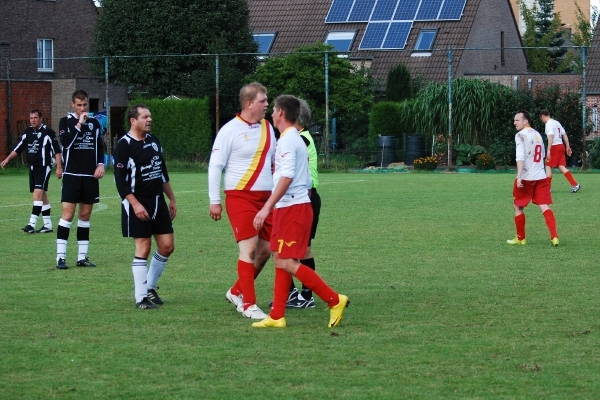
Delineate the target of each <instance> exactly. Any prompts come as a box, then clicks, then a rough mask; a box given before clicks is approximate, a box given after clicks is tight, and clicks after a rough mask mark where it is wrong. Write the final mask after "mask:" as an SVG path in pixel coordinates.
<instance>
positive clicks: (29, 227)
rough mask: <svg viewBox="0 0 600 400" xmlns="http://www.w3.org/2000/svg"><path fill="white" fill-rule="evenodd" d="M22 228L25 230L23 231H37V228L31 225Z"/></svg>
mask: <svg viewBox="0 0 600 400" xmlns="http://www.w3.org/2000/svg"><path fill="white" fill-rule="evenodd" d="M21 230H22V231H23V233H35V228H34V227H33V226H31V225H25V226H24V227H22V228H21Z"/></svg>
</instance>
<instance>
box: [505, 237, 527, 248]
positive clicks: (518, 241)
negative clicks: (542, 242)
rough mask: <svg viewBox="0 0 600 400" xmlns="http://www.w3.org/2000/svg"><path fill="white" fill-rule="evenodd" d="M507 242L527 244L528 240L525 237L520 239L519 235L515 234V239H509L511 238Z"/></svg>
mask: <svg viewBox="0 0 600 400" xmlns="http://www.w3.org/2000/svg"><path fill="white" fill-rule="evenodd" d="M506 243H508V244H520V245H522V246H525V245H526V244H527V241H526V240H525V239H523V240H519V238H518V237H517V236H515V238H514V239H509V240H507V241H506Z"/></svg>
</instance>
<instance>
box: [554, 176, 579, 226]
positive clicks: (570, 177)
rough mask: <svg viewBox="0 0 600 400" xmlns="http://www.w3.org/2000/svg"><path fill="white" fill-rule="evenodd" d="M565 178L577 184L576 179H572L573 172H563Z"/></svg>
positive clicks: (573, 184) (572, 183)
mask: <svg viewBox="0 0 600 400" xmlns="http://www.w3.org/2000/svg"><path fill="white" fill-rule="evenodd" d="M565 178H567V180H568V181H569V183H570V184H571V186H576V185H577V181H575V179H573V174H572V173H571V171H567V172H565ZM554 237H556V236H554Z"/></svg>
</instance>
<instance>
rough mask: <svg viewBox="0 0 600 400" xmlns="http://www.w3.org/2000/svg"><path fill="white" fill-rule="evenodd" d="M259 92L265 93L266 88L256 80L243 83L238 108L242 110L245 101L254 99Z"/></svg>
mask: <svg viewBox="0 0 600 400" xmlns="http://www.w3.org/2000/svg"><path fill="white" fill-rule="evenodd" d="M259 93H264V94H267V88H266V87H264V86H263V85H262V84H260V83H258V82H252V83H249V84H247V85H244V86H243V87H242V88H241V89H240V109H241V110H243V109H244V105H245V104H246V102H247V101H252V100H254V99H256V96H258V94H259Z"/></svg>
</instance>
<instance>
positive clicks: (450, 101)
mask: <svg viewBox="0 0 600 400" xmlns="http://www.w3.org/2000/svg"><path fill="white" fill-rule="evenodd" d="M451 166H452V47H448V169H450V167H451Z"/></svg>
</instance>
